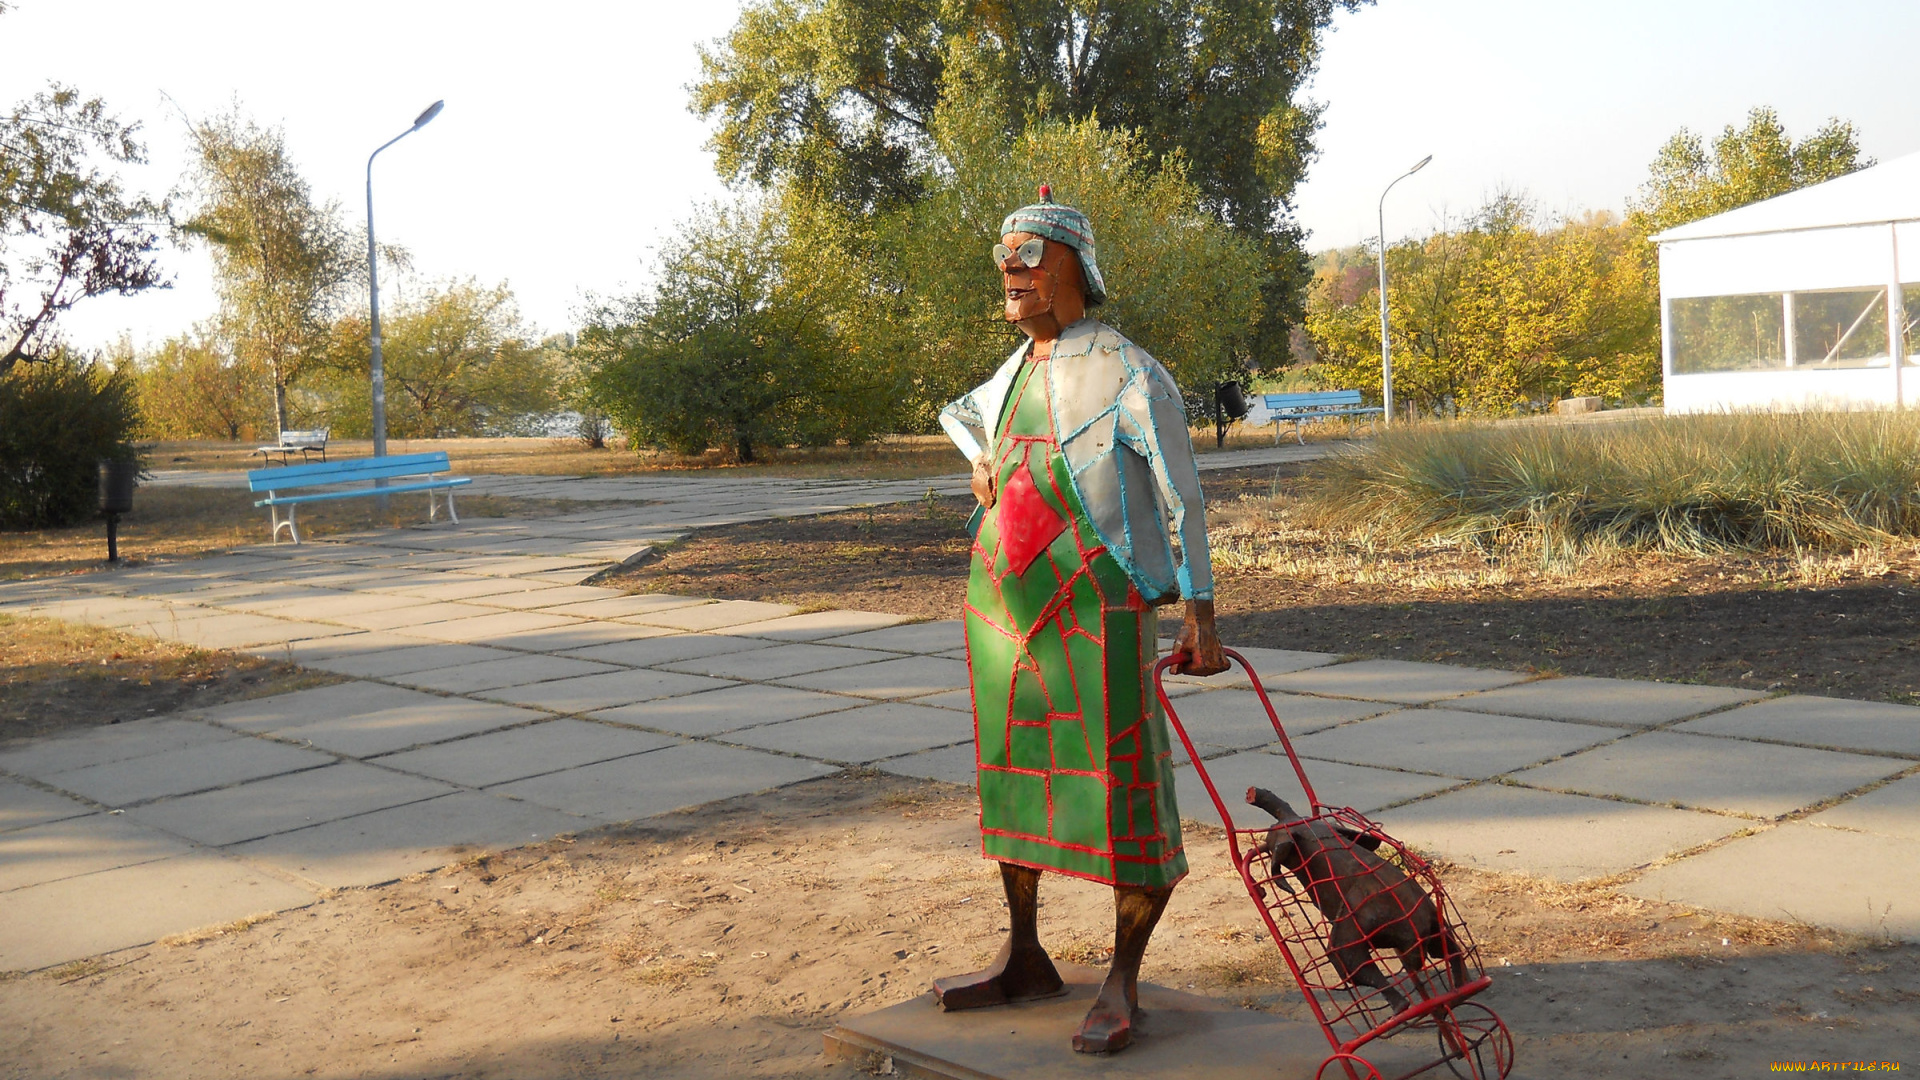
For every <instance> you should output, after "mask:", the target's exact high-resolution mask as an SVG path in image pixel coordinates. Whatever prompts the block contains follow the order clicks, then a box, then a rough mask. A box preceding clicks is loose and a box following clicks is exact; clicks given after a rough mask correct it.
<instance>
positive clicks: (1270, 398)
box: [1247, 390, 1383, 445]
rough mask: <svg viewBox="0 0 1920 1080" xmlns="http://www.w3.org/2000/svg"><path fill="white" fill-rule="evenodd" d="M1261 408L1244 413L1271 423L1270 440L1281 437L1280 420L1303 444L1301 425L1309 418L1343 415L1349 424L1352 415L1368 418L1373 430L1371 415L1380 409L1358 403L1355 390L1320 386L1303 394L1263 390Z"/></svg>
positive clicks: (1254, 418)
mask: <svg viewBox="0 0 1920 1080" xmlns="http://www.w3.org/2000/svg"><path fill="white" fill-rule="evenodd" d="M1261 404H1262V405H1263V406H1264V407H1265V408H1264V411H1263V412H1257V413H1256V414H1254V415H1250V416H1248V417H1247V419H1248V420H1250V421H1253V422H1255V423H1261V424H1267V423H1271V424H1272V425H1273V441H1274V442H1275V443H1276V444H1277V443H1278V442H1279V441H1280V425H1281V424H1282V423H1283V422H1288V423H1292V424H1293V437H1294V438H1295V439H1296V440H1297V441H1299V442H1300V443H1301V444H1302V445H1305V444H1306V441H1307V438H1306V435H1305V434H1303V433H1302V432H1301V430H1300V425H1301V424H1304V423H1305V422H1307V421H1308V420H1331V419H1333V418H1334V417H1338V416H1344V417H1346V418H1347V421H1348V423H1349V424H1351V423H1352V421H1353V419H1354V418H1355V417H1359V416H1364V417H1366V418H1367V430H1368V431H1372V430H1373V418H1374V417H1376V416H1379V415H1380V414H1381V412H1382V411H1383V410H1382V409H1381V408H1380V406H1378V405H1362V404H1360V391H1358V390H1320V391H1314V392H1312V393H1305V394H1265V395H1262V397H1261Z"/></svg>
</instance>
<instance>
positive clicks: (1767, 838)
mask: <svg viewBox="0 0 1920 1080" xmlns="http://www.w3.org/2000/svg"><path fill="white" fill-rule="evenodd" d="M1625 891H1626V892H1628V893H1631V894H1633V895H1635V896H1640V897H1645V898H1647V899H1652V900H1666V901H1671V902H1676V903H1683V904H1693V905H1697V906H1699V907H1703V908H1711V909H1713V910H1715V911H1726V912H1731V913H1733V914H1736V915H1751V916H1755V917H1757V918H1763V919H1776V920H1778V919H1785V920H1791V921H1797V922H1808V923H1813V924H1815V925H1817V926H1830V927H1833V928H1835V929H1838V930H1845V931H1850V932H1852V933H1856V934H1864V935H1867V936H1869V937H1873V938H1881V939H1889V938H1890V939H1893V940H1898V941H1920V840H1911V839H1905V838H1899V837H1888V836H1870V835H1867V834H1864V833H1854V832H1843V831H1841V830H1839V829H1823V828H1821V827H1820V826H1818V825H1811V824H1805V823H1800V822H1788V823H1787V824H1784V825H1781V826H1779V827H1778V828H1773V829H1768V830H1767V831H1765V832H1762V833H1758V834H1755V835H1753V836H1743V837H1741V838H1739V839H1738V840H1732V841H1729V842H1728V843H1726V844H1723V845H1721V846H1720V847H1717V848H1714V849H1713V850H1711V851H1706V852H1702V853H1701V854H1698V855H1695V856H1693V857H1691V858H1687V859H1682V860H1680V861H1679V862H1676V863H1671V864H1669V865H1667V866H1662V867H1659V868H1658V869H1655V870H1652V871H1650V872H1648V873H1647V874H1646V875H1645V876H1643V877H1641V878H1640V879H1639V880H1638V881H1635V882H1633V883H1631V884H1629V885H1627V886H1626V888H1625Z"/></svg>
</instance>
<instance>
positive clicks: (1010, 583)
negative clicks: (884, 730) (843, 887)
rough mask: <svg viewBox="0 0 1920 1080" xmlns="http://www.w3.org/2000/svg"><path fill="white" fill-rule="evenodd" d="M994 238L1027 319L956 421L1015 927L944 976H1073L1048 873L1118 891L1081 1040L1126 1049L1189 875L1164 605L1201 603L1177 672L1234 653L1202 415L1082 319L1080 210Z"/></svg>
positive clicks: (1192, 615)
mask: <svg viewBox="0 0 1920 1080" xmlns="http://www.w3.org/2000/svg"><path fill="white" fill-rule="evenodd" d="M1000 231H1001V232H1002V233H1003V234H1004V235H1002V236H1001V238H1000V243H999V244H998V245H996V246H995V247H994V248H993V259H994V262H995V265H996V266H997V267H998V268H999V270H1000V273H1001V278H1002V283H1003V285H1004V287H1005V291H1006V318H1007V321H1008V322H1010V323H1013V324H1014V325H1016V326H1018V327H1019V328H1020V329H1021V330H1022V331H1024V332H1025V333H1026V336H1027V340H1026V341H1024V342H1022V343H1021V345H1020V347H1019V348H1017V349H1015V350H1014V352H1013V355H1012V356H1010V357H1008V358H1007V361H1006V363H1005V364H1004V365H1002V366H1001V368H1000V369H999V371H998V372H996V373H995V374H994V376H993V377H992V378H991V379H989V380H987V381H986V382H985V383H984V384H982V385H981V386H979V387H977V388H976V389H974V390H973V391H972V392H971V393H968V394H966V395H965V396H963V397H961V398H960V399H959V400H957V401H955V402H953V403H952V404H951V405H949V406H947V408H946V409H945V411H944V412H943V413H942V414H941V417H940V422H941V425H942V427H944V428H945V429H946V431H947V433H948V435H949V436H950V437H951V438H952V439H953V441H954V443H955V444H956V445H958V446H959V448H960V450H961V452H962V453H964V454H966V455H967V457H968V458H970V459H971V460H972V462H973V492H974V495H975V496H976V497H977V498H978V500H979V502H980V505H981V507H982V508H983V510H984V513H983V514H982V515H981V516H980V524H979V531H978V532H977V533H976V535H975V539H974V544H973V550H972V569H971V576H970V577H969V579H968V583H967V599H966V611H965V614H966V635H967V663H968V667H969V669H970V671H971V678H972V684H973V706H974V724H975V735H976V740H975V745H976V746H977V747H978V754H979V767H978V771H977V775H978V778H979V790H980V831H981V847H982V852H983V854H984V855H985V856H986V857H987V858H989V859H993V860H996V861H998V862H999V864H1000V877H1001V882H1002V884H1003V885H1004V887H1005V889H1006V896H1007V906H1008V909H1009V913H1010V926H1009V930H1008V935H1007V940H1006V942H1005V944H1004V945H1002V946H1001V949H1000V954H999V956H998V957H997V958H996V959H995V960H994V962H993V963H992V965H990V966H989V967H987V968H986V969H985V970H982V971H977V972H973V973H970V974H965V975H954V976H949V977H946V978H942V979H939V980H937V981H936V982H935V984H934V988H935V991H936V992H937V994H938V996H939V1000H940V1003H941V1005H943V1006H944V1007H946V1008H948V1009H971V1008H980V1007H985V1006H992V1005H999V1004H1004V1003H1007V1002H1014V1001H1021V1000H1027V999H1032V998H1038V997H1046V996H1050V995H1053V994H1056V993H1060V992H1062V990H1063V983H1062V980H1061V978H1060V975H1059V973H1058V971H1057V970H1056V968H1055V967H1054V964H1053V961H1052V960H1051V959H1050V958H1049V957H1048V955H1047V953H1046V950H1045V949H1043V948H1042V947H1041V945H1040V938H1039V932H1038V926H1037V914H1038V912H1037V909H1038V902H1039V901H1038V891H1039V883H1040V875H1041V874H1042V872H1046V871H1051V872H1055V873H1061V874H1069V875H1072V876H1074V877H1080V878H1086V879H1089V880H1092V881H1098V882H1101V883H1104V884H1106V885H1110V886H1112V887H1113V890H1114V907H1115V928H1114V943H1113V963H1112V967H1111V969H1110V970H1109V972H1108V974H1107V977H1106V981H1105V982H1104V983H1103V985H1102V986H1101V988H1100V992H1099V995H1098V997H1097V998H1096V999H1095V1001H1094V1003H1093V1007H1092V1008H1091V1009H1090V1010H1089V1011H1088V1013H1087V1015H1086V1019H1085V1020H1084V1021H1083V1022H1082V1024H1081V1026H1080V1030H1079V1031H1078V1032H1077V1033H1076V1034H1074V1036H1073V1047H1074V1049H1076V1050H1080V1051H1084V1052H1088V1053H1105V1052H1111V1051H1115V1050H1119V1049H1122V1048H1123V1047H1125V1046H1127V1045H1128V1044H1129V1043H1130V1042H1131V1041H1132V1039H1133V1035H1134V1030H1135V1025H1136V1023H1137V1022H1138V1020H1139V999H1138V991H1137V988H1136V987H1137V982H1138V978H1139V974H1140V961H1141V958H1142V956H1143V955H1144V954H1145V952H1146V948H1147V941H1148V939H1149V938H1150V937H1151V936H1152V934H1153V929H1154V926H1155V924H1156V923H1157V922H1158V921H1159V919H1160V915H1161V912H1162V911H1164V910H1165V909H1166V905H1167V900H1168V898H1169V897H1170V896H1172V894H1173V888H1174V886H1175V885H1176V884H1177V883H1178V882H1179V881H1180V879H1181V878H1182V877H1184V876H1185V875H1186V872H1187V860H1186V854H1185V849H1184V848H1183V846H1182V842H1181V837H1180V815H1179V810H1178V809H1177V807H1176V806H1175V803H1174V792H1173V765H1172V754H1171V747H1170V743H1169V740H1168V736H1167V727H1166V721H1165V718H1164V717H1163V716H1162V715H1161V711H1160V707H1159V703H1158V701H1157V700H1156V698H1155V697H1154V695H1153V694H1152V692H1151V690H1150V688H1149V682H1148V671H1149V669H1150V668H1151V666H1152V664H1153V662H1154V660H1155V653H1156V650H1157V647H1158V636H1159V635H1158V632H1157V609H1158V607H1159V606H1160V605H1163V604H1169V603H1174V602H1177V601H1185V603H1186V612H1185V615H1186V617H1185V621H1184V623H1183V624H1182V626H1181V628H1180V631H1179V637H1178V643H1177V645H1176V649H1177V650H1179V651H1181V652H1183V653H1184V654H1185V655H1186V657H1187V660H1186V661H1185V663H1184V664H1183V665H1182V667H1181V670H1182V671H1184V672H1186V673H1188V674H1193V675H1211V674H1215V673H1218V672H1221V671H1224V670H1226V663H1225V661H1224V660H1223V659H1222V657H1221V654H1220V642H1219V638H1218V637H1217V636H1216V634H1215V632H1214V620H1213V580H1212V570H1211V564H1210V562H1209V559H1208V554H1207V529H1206V514H1205V511H1204V509H1203V508H1202V506H1201V497H1200V478H1199V473H1198V472H1197V471H1196V469H1195V467H1194V459H1193V447H1192V444H1191V442H1190V441H1189V438H1188V434H1187V416H1186V409H1185V406H1184V405H1183V404H1182V402H1181V399H1180V393H1179V391H1178V390H1177V389H1176V388H1175V386H1174V382H1173V379H1172V378H1171V377H1170V376H1169V375H1168V374H1167V371H1166V369H1165V368H1163V367H1161V365H1160V364H1159V362H1157V361H1155V360H1154V359H1153V357H1151V356H1149V355H1148V354H1147V353H1146V351H1145V350H1143V349H1141V348H1140V347H1139V346H1138V345H1135V344H1134V343H1133V342H1131V341H1128V340H1127V339H1126V338H1125V337H1124V336H1122V335H1121V334H1120V333H1119V332H1118V331H1116V330H1114V329H1113V328H1112V327H1110V326H1107V325H1106V324H1104V323H1102V322H1100V321H1099V320H1098V319H1095V318H1092V317H1090V316H1089V315H1088V314H1087V310H1088V308H1090V307H1094V306H1097V305H1099V304H1101V303H1102V302H1104V301H1105V300H1106V297H1107V287H1106V282H1105V280H1104V279H1103V278H1102V277H1101V274H1100V267H1099V264H1098V262H1097V261H1096V258H1095V250H1096V249H1095V245H1094V238H1093V228H1092V225H1091V223H1090V222H1089V221H1088V220H1087V217H1086V215H1085V214H1083V213H1081V212H1080V211H1078V210H1076V209H1073V208H1071V207H1068V206H1064V205H1061V204H1059V203H1056V202H1054V201H1053V200H1052V197H1051V193H1050V192H1049V191H1048V189H1047V188H1045V187H1042V188H1041V189H1040V201H1039V202H1038V203H1036V204H1034V205H1031V206H1024V207H1021V208H1020V209H1018V210H1016V211H1014V212H1013V213H1012V214H1010V215H1008V216H1007V219H1006V221H1005V222H1003V223H1002V225H1001V230H1000Z"/></svg>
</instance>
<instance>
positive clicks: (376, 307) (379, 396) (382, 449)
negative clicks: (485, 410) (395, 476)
mask: <svg viewBox="0 0 1920 1080" xmlns="http://www.w3.org/2000/svg"><path fill="white" fill-rule="evenodd" d="M446 105H447V103H446V102H444V101H436V102H434V103H433V104H431V105H429V106H427V108H426V111H424V112H422V113H421V114H420V115H419V116H416V117H414V119H413V126H412V127H410V128H408V129H407V130H405V131H403V132H401V133H400V134H398V135H395V136H394V137H393V138H391V139H388V140H387V141H386V142H384V143H381V144H380V150H385V149H386V148H387V147H389V146H392V145H393V144H394V143H397V142H399V141H400V140H401V139H404V138H406V137H407V136H409V135H411V134H413V133H414V132H416V131H419V130H420V129H421V128H423V127H426V126H427V122H428V121H430V120H432V119H433V118H434V117H436V116H439V115H440V110H441V109H443V108H446ZM380 150H375V151H374V152H373V153H371V154H368V155H367V307H368V309H369V315H370V322H371V323H372V329H373V334H372V343H373V456H374V457H386V456H387V370H386V367H385V365H383V364H382V363H381V360H380V261H379V259H378V258H376V257H375V254H374V243H373V159H374V158H377V157H379V156H380ZM380 486H382V487H384V486H385V484H381V485H380ZM381 498H382V500H384V499H385V498H386V497H385V496H381Z"/></svg>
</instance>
